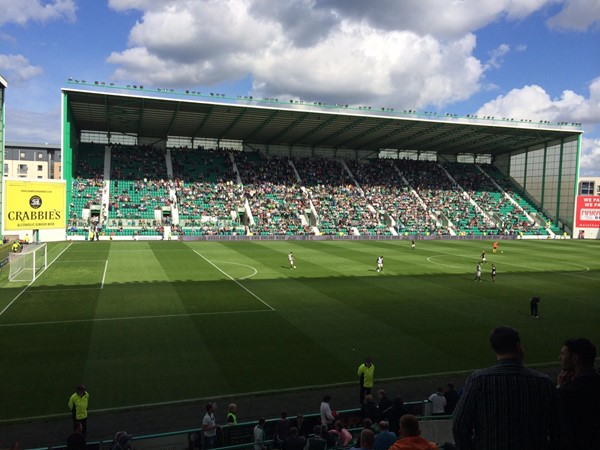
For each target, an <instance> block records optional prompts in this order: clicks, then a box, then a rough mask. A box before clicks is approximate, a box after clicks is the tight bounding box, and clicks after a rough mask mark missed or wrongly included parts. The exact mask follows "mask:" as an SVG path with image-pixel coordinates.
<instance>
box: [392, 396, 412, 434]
mask: <svg viewBox="0 0 600 450" xmlns="http://www.w3.org/2000/svg"><path fill="white" fill-rule="evenodd" d="M404 414H408V409H406V406H404V400H402V399H401V398H400V397H395V398H394V406H392V409H390V411H389V413H388V417H389V421H388V422H389V424H390V431H391V432H392V433H394V434H395V435H396V436H399V435H400V417H402V416H403V415H404Z"/></svg>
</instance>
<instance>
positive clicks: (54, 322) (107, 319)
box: [0, 309, 275, 328]
mask: <svg viewBox="0 0 600 450" xmlns="http://www.w3.org/2000/svg"><path fill="white" fill-rule="evenodd" d="M271 311H275V310H274V309H272V310H268V309H249V310H247V311H216V312H199V313H184V314H160V315H156V316H126V317H101V318H94V319H73V320H49V321H47V322H23V323H4V324H0V328H12V327H29V326H35V327H37V326H41V325H65V324H69V323H88V322H116V321H118V320H147V319H176V318H179V317H181V318H185V317H194V316H221V315H225V314H247V313H266V312H271Z"/></svg>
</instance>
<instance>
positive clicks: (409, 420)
mask: <svg viewBox="0 0 600 450" xmlns="http://www.w3.org/2000/svg"><path fill="white" fill-rule="evenodd" d="M400 436H401V438H400V439H398V440H397V441H396V442H394V444H392V446H391V447H390V450H439V447H438V446H437V445H436V444H434V443H433V442H429V441H428V440H427V439H424V438H422V437H421V429H420V428H419V420H418V419H417V418H416V417H415V416H413V415H411V414H404V415H403V416H402V417H400Z"/></svg>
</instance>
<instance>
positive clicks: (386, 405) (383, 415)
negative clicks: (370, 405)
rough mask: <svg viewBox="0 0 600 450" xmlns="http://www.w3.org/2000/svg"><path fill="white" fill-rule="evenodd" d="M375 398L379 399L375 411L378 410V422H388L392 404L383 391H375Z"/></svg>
mask: <svg viewBox="0 0 600 450" xmlns="http://www.w3.org/2000/svg"><path fill="white" fill-rule="evenodd" d="M377 397H379V404H378V405H377V409H378V410H379V419H380V420H389V417H388V414H389V412H390V409H391V408H392V407H393V406H394V402H393V401H392V400H391V399H390V398H389V397H388V395H387V394H386V392H385V391H384V390H383V389H379V390H378V391H377Z"/></svg>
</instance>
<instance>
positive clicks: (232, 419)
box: [227, 403, 238, 425]
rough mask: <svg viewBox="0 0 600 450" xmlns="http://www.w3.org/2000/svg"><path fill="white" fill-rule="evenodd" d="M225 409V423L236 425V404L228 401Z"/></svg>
mask: <svg viewBox="0 0 600 450" xmlns="http://www.w3.org/2000/svg"><path fill="white" fill-rule="evenodd" d="M227 410H228V411H227V425H237V413H238V405H237V404H235V403H230V404H229V406H228V407H227Z"/></svg>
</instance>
